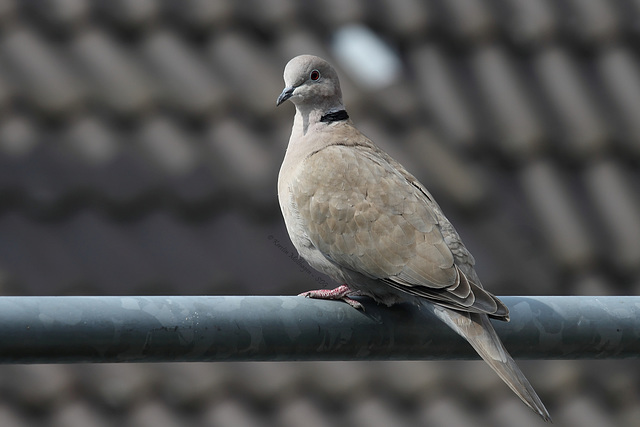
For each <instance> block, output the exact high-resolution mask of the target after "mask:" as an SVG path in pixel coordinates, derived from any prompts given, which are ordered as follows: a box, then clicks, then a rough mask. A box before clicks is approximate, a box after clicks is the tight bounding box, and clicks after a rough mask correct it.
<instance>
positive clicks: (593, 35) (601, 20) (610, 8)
mask: <svg viewBox="0 0 640 427" xmlns="http://www.w3.org/2000/svg"><path fill="white" fill-rule="evenodd" d="M566 3H568V5H569V10H568V11H567V13H565V14H564V15H563V16H565V17H568V18H569V20H570V21H569V27H570V28H571V29H572V30H573V31H574V32H575V34H576V36H577V38H578V39H579V40H581V41H583V42H588V43H590V44H601V43H605V42H609V41H610V40H611V39H612V38H614V37H615V36H616V35H617V34H618V33H619V32H620V29H621V26H620V22H619V17H618V15H617V10H616V7H615V5H614V3H615V2H610V1H607V0H567V2H566Z"/></svg>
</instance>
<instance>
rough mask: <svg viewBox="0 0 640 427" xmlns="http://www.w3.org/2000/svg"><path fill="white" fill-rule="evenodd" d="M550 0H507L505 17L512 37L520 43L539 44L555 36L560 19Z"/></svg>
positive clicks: (505, 23)
mask: <svg viewBox="0 0 640 427" xmlns="http://www.w3.org/2000/svg"><path fill="white" fill-rule="evenodd" d="M551 3H553V0H551V2H550V1H549V0H508V1H505V7H504V9H503V12H504V13H503V18H504V20H505V22H504V25H505V26H506V28H507V30H508V32H509V34H510V35H511V38H512V39H513V40H514V41H515V42H516V43H519V44H525V45H539V44H541V43H543V42H546V41H549V40H551V39H552V38H554V37H555V36H556V34H557V32H558V26H559V25H558V19H557V16H556V14H555V13H554V8H553V7H552V5H551Z"/></svg>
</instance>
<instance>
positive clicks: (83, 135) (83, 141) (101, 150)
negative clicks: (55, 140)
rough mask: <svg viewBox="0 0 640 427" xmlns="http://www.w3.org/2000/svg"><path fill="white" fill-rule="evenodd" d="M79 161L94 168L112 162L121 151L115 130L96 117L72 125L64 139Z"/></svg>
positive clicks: (84, 118) (80, 120)
mask: <svg viewBox="0 0 640 427" xmlns="http://www.w3.org/2000/svg"><path fill="white" fill-rule="evenodd" d="M64 140H65V142H66V143H67V145H68V147H69V149H70V150H71V151H72V152H73V153H75V154H77V155H78V161H80V162H83V163H87V164H89V165H92V166H98V165H104V164H107V163H109V162H110V161H112V160H113V159H114V158H115V156H116V155H117V154H118V152H119V151H120V142H119V141H118V137H117V136H116V135H114V129H113V128H112V127H110V126H107V125H106V124H105V123H104V122H103V121H101V120H100V119H98V118H96V117H91V116H85V117H80V118H78V119H77V120H75V121H73V122H72V123H71V124H70V127H69V128H68V129H67V131H66V135H65V138H64Z"/></svg>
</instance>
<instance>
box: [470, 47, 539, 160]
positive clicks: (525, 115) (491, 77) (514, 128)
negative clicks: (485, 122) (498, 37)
mask: <svg viewBox="0 0 640 427" xmlns="http://www.w3.org/2000/svg"><path fill="white" fill-rule="evenodd" d="M472 61H473V63H472V66H473V69H474V71H475V75H476V76H477V79H478V84H479V86H480V90H481V92H482V99H483V100H484V102H486V103H487V105H486V106H487V107H489V108H488V110H489V112H490V114H491V120H492V122H493V124H494V126H495V128H496V132H495V134H496V135H497V136H498V138H497V143H498V144H499V145H500V147H501V149H502V151H503V152H504V153H505V154H506V155H507V156H509V157H512V158H515V159H516V160H518V161H523V160H528V159H529V158H530V157H531V156H532V155H533V154H536V153H539V152H540V151H541V150H542V148H543V144H544V140H545V137H546V135H545V131H544V126H543V124H542V123H541V120H540V118H539V117H538V115H537V113H536V111H535V110H534V108H533V105H532V104H531V103H530V101H529V98H528V96H527V93H526V92H525V87H524V85H523V82H522V81H521V80H520V79H519V76H518V72H517V70H516V69H515V67H514V64H513V62H512V61H511V60H510V58H509V56H508V55H507V53H506V51H505V50H504V49H501V48H500V47H499V46H497V45H495V44H493V45H486V46H484V47H481V48H478V49H476V50H475V52H474V54H473V56H472ZM482 107H484V106H482Z"/></svg>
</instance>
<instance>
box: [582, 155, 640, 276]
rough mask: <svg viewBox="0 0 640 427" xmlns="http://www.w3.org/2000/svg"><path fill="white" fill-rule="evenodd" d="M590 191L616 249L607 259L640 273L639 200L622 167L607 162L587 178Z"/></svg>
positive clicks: (600, 164) (586, 176) (609, 161)
mask: <svg viewBox="0 0 640 427" xmlns="http://www.w3.org/2000/svg"><path fill="white" fill-rule="evenodd" d="M585 179H586V184H587V188H588V190H589V192H590V194H591V197H592V198H593V202H594V204H595V205H596V208H597V210H598V212H599V214H600V216H601V218H602V219H603V222H604V225H605V227H606V228H607V231H608V233H607V234H608V235H609V236H610V237H611V239H612V243H613V247H612V248H611V250H606V251H605V253H606V255H607V256H608V257H609V258H610V261H611V262H613V264H614V265H617V266H618V267H619V268H621V269H622V270H623V271H625V272H638V271H640V245H639V244H638V242H640V199H639V198H638V191H637V190H638V189H637V188H636V187H635V185H630V184H631V183H630V182H629V180H628V179H626V178H625V175H624V173H623V171H622V170H621V169H620V167H619V165H618V164H617V163H615V162H613V161H611V160H604V161H601V162H598V163H596V164H593V165H591V166H590V167H589V168H588V169H587V171H586V174H585Z"/></svg>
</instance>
